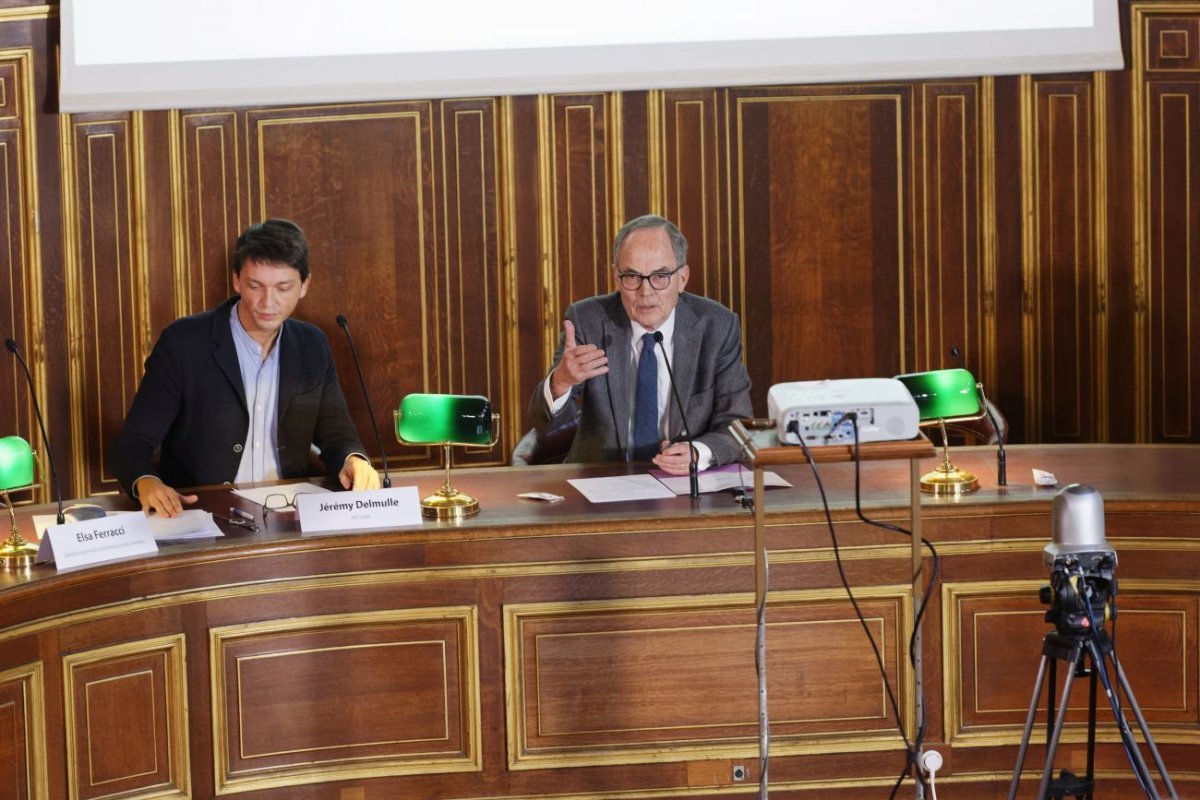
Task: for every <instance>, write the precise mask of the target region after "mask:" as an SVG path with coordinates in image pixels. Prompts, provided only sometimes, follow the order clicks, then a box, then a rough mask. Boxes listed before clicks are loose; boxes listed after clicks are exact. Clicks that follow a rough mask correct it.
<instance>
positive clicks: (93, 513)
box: [4, 338, 105, 525]
mask: <svg viewBox="0 0 1200 800" xmlns="http://www.w3.org/2000/svg"><path fill="white" fill-rule="evenodd" d="M4 346H5V347H7V348H8V350H9V352H10V353H12V354H13V355H14V356H16V357H17V361H18V362H19V363H20V365H21V369H22V370H23V371H24V372H25V380H26V381H27V382H28V383H29V402H31V403H32V404H33V410H34V413H36V414H37V421H38V427H39V428H41V431H42V443H43V444H44V445H45V446H46V463H47V464H49V465H50V484H51V488H52V489H53V490H54V500H55V502H57V503H58V514H57V515H56V517H55V522H57V524H59V525H63V524H65V523H66V518H67V514H68V513H69V514H70V516H71V519H72V521H82V520H85V519H98V518H100V517H103V516H104V515H105V511H104V509H103V508H101V507H100V506H96V505H91V504H90V503H79V504H76V505H73V506H71V507H69V508H67V509H66V511H65V512H64V510H63V498H62V486H61V485H60V484H59V482H58V470H57V469H55V467H54V448H52V447H51V446H50V437H48V436H47V435H46V421H45V420H44V419H43V418H42V406H41V404H40V403H38V399H37V392H36V391H35V390H34V388H33V373H31V372H30V371H29V365H28V364H26V363H25V359H24V358H23V357H22V356H21V348H19V347H17V342H16V340H15V339H11V338H10V339H5V340H4Z"/></svg>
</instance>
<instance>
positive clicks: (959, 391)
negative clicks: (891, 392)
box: [896, 369, 981, 420]
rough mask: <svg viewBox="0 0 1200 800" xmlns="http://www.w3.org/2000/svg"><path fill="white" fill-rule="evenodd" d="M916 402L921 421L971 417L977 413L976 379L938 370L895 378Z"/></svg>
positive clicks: (959, 372) (956, 371)
mask: <svg viewBox="0 0 1200 800" xmlns="http://www.w3.org/2000/svg"><path fill="white" fill-rule="evenodd" d="M896 380H898V381H900V382H901V383H903V384H904V385H905V387H907V388H908V391H909V393H910V394H912V396H913V400H915V401H917V414H918V416H919V417H920V418H921V419H922V420H935V419H946V420H949V419H955V418H957V417H974V416H978V415H979V412H980V407H981V403H980V400H979V389H978V387H977V386H976V384H975V376H973V375H972V374H971V373H970V372H968V371H967V370H965V369H939V370H934V371H932V372H913V373H909V374H908V375H897V376H896Z"/></svg>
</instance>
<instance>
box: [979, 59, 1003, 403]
mask: <svg viewBox="0 0 1200 800" xmlns="http://www.w3.org/2000/svg"><path fill="white" fill-rule="evenodd" d="M979 88H980V92H979V111H980V126H979V151H980V152H979V159H978V161H979V162H980V163H979V242H980V251H979V255H980V266H981V267H982V270H983V286H982V287H981V288H982V290H983V320H982V323H983V352H982V353H980V354H979V356H980V357H979V367H978V368H979V373H980V374H979V379H980V380H982V381H983V385H984V389H985V390H986V391H987V392H988V393H990V394H991V395H992V396H993V397H998V396H999V394H1000V378H999V371H998V370H999V368H998V366H997V355H996V349H997V347H998V343H997V340H996V300H997V298H996V284H997V277H996V267H997V264H998V263H999V260H1000V246H999V236H998V234H997V219H996V170H997V169H998V167H997V164H996V79H995V78H992V77H985V78H983V79H982V80H981V81H980V87H979Z"/></svg>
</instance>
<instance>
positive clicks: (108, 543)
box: [37, 511, 158, 572]
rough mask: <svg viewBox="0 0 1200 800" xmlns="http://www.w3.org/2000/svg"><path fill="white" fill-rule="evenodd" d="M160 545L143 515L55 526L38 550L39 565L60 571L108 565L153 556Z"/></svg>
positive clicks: (138, 512)
mask: <svg viewBox="0 0 1200 800" xmlns="http://www.w3.org/2000/svg"><path fill="white" fill-rule="evenodd" d="M157 552H158V542H156V541H154V534H152V533H151V532H150V524H149V522H147V520H146V515H145V514H143V513H142V512H140V511H131V512H128V513H124V514H110V515H108V516H107V517H100V518H99V519H88V520H83V521H82V522H70V523H67V524H66V525H52V526H51V527H49V528H46V534H45V535H44V536H43V537H42V541H41V543H40V545H39V546H38V555H37V562H38V563H39V564H46V563H49V562H51V561H52V562H54V564H55V566H57V567H58V569H59V571H60V572H61V571H62V570H67V569H76V568H78V567H87V566H91V565H92V564H101V563H103V562H106V561H121V560H123V559H126V558H137V557H138V556H148V555H153V554H154V553H157Z"/></svg>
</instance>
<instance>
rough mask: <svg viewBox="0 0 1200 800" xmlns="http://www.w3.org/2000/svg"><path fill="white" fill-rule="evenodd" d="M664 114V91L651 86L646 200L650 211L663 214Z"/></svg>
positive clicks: (666, 153)
mask: <svg viewBox="0 0 1200 800" xmlns="http://www.w3.org/2000/svg"><path fill="white" fill-rule="evenodd" d="M666 116H667V93H666V92H664V91H663V90H662V89H651V90H650V91H648V92H647V93H646V194H647V195H648V196H647V198H646V200H647V202H648V207H649V208H650V210H651V211H652V212H653V213H657V214H660V215H661V216H664V217H666V216H667V211H668V209H667V155H668V150H667V135H666V130H667V129H666ZM672 221H673V222H674V221H676V220H672ZM622 224H623V223H622Z"/></svg>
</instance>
